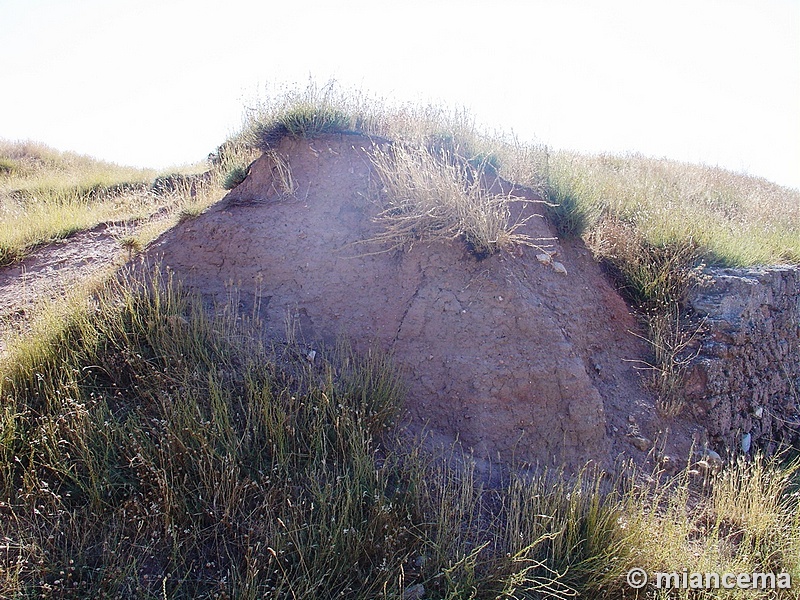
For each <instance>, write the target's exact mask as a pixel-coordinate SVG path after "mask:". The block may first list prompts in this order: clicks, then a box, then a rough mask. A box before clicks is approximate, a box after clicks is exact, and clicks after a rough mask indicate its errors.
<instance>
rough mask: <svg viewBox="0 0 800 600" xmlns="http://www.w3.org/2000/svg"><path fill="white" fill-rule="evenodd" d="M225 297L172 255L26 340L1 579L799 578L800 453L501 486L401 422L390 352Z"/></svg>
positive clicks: (20, 360)
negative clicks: (312, 353) (327, 342)
mask: <svg viewBox="0 0 800 600" xmlns="http://www.w3.org/2000/svg"><path fill="white" fill-rule="evenodd" d="M224 314H225V316H219V317H212V316H209V315H208V313H207V312H206V311H205V309H204V308H203V307H202V305H201V303H200V302H199V300H195V299H193V298H192V297H191V296H187V295H185V294H183V293H181V292H180V290H178V289H176V288H175V287H174V286H172V285H170V284H169V282H168V281H164V280H162V279H160V278H159V276H158V275H157V274H156V275H155V279H154V280H153V281H152V283H137V282H136V281H135V280H126V279H125V278H123V279H122V283H120V282H119V280H118V279H113V280H106V281H105V283H104V282H103V281H98V282H97V283H96V284H94V285H93V286H91V287H89V288H86V289H85V290H81V291H76V293H75V294H73V295H72V296H71V299H70V300H69V302H66V303H64V304H63V305H62V306H61V307H60V308H59V309H58V310H56V309H55V308H54V310H53V311H52V312H50V313H48V314H47V315H43V316H41V318H40V321H39V322H38V323H37V324H35V325H34V327H33V328H32V333H31V334H29V335H28V336H24V337H20V338H19V339H18V340H17V341H16V342H15V343H14V344H12V345H11V347H10V350H9V352H8V353H7V354H6V356H5V357H4V359H3V360H2V361H1V362H0V398H1V399H2V411H0V493H1V494H2V496H0V497H2V498H3V500H2V504H0V509H1V510H2V511H3V519H2V520H0V535H2V536H3V538H2V539H3V540H4V542H3V543H4V548H5V550H4V553H2V554H0V594H3V595H5V596H9V597H16V596H20V597H25V596H31V595H34V596H35V595H48V596H57V597H58V596H62V597H79V598H90V597H103V596H110V597H115V596H120V597H137V598H139V597H141V598H149V597H163V594H164V593H165V592H166V594H167V597H169V598H217V597H223V598H224V597H230V598H239V597H263V596H265V595H266V596H268V597H279V598H282V597H286V598H293V597H298V598H311V597H324V598H328V597H331V598H332V597H343V598H358V599H361V598H364V599H366V598H376V597H377V598H397V599H399V598H402V597H403V593H404V592H405V591H407V590H412V589H414V590H416V591H417V592H419V591H420V590H424V597H426V598H435V599H439V598H442V599H444V598H461V597H472V598H478V599H484V598H485V599H496V598H509V599H510V598H539V597H542V596H545V597H551V598H571V597H576V595H578V597H592V598H619V597H622V596H623V595H624V594H629V593H630V592H631V590H630V589H629V588H627V587H626V586H627V584H626V583H625V573H626V572H627V570H628V569H629V568H631V567H633V566H638V567H641V568H644V569H646V570H648V571H650V572H653V571H677V572H682V571H683V570H685V569H689V570H693V569H697V570H719V571H721V572H728V571H736V572H752V571H759V570H766V571H773V572H781V571H788V572H790V573H792V575H793V576H794V577H798V576H800V573H798V564H799V563H798V559H800V536H798V535H797V531H798V525H799V524H800V522H799V519H800V516H799V515H800V513H798V502H797V495H796V493H795V494H792V488H791V484H792V479H793V477H794V473H795V469H796V466H790V467H789V468H786V467H782V466H781V465H780V464H779V463H777V462H770V463H767V462H764V461H760V460H757V461H756V462H754V463H752V464H746V463H741V464H738V465H733V466H731V467H729V469H728V470H724V471H723V472H722V473H720V474H719V475H716V476H712V475H707V476H706V477H705V478H703V477H700V478H698V477H697V476H696V475H690V474H689V473H688V471H687V472H686V473H685V474H684V475H682V476H680V477H678V478H676V479H669V478H664V477H662V476H659V475H658V474H656V475H655V476H651V475H650V474H647V473H641V472H637V471H636V470H635V469H632V468H631V467H625V468H621V470H620V471H619V473H618V474H617V475H616V476H614V477H609V476H608V475H607V474H603V473H602V472H601V471H598V470H597V469H596V468H588V467H587V468H586V469H584V470H582V471H581V472H579V473H578V474H576V475H575V476H572V477H570V476H567V475H565V474H563V473H560V472H553V471H551V472H540V473H537V474H531V473H523V474H521V476H515V475H511V476H508V477H506V478H504V481H503V483H501V484H500V485H499V486H494V487H492V486H488V485H487V484H486V483H485V482H483V481H482V479H481V478H480V477H479V476H477V474H476V472H475V470H474V466H473V465H472V463H471V461H470V459H469V457H468V456H463V455H461V454H460V453H459V452H458V451H457V450H452V451H448V452H443V453H438V454H437V453H433V454H430V453H429V452H427V451H426V452H423V451H422V450H421V446H418V445H416V443H409V442H405V443H399V442H398V441H397V440H396V439H395V437H394V434H393V430H392V427H391V426H392V423H393V419H394V417H395V415H397V414H398V411H399V410H401V407H402V397H403V385H402V379H401V377H400V375H399V373H398V372H397V371H396V370H395V369H394V368H393V367H392V363H391V360H390V357H387V356H386V355H384V354H381V353H379V352H375V351H372V352H369V353H367V354H366V355H363V356H357V355H355V354H354V353H353V352H352V351H351V350H350V349H349V347H348V346H347V345H346V344H344V343H342V344H340V345H339V346H338V347H336V348H329V349H327V350H325V349H320V350H321V352H320V353H318V355H317V357H316V358H315V360H314V362H313V363H312V362H310V361H309V359H308V358H307V357H306V353H305V352H303V351H302V348H300V347H294V346H275V347H270V346H265V345H264V343H263V342H262V341H260V338H259V336H258V332H257V328H256V329H254V328H252V326H251V324H249V323H248V322H247V320H246V319H243V318H242V316H237V315H236V313H235V311H227V312H226V313H224ZM415 586H416V587H415ZM420 586H421V587H420ZM418 597H419V596H418ZM688 597H694V596H691V595H689V596H688ZM732 597H733V596H732ZM748 597H754V598H772V597H779V598H780V597H786V598H789V597H792V596H791V595H790V594H789V595H787V594H784V595H783V596H781V595H780V593H779V594H778V595H771V592H770V591H767V592H764V593H755V594H753V595H750V596H748Z"/></svg>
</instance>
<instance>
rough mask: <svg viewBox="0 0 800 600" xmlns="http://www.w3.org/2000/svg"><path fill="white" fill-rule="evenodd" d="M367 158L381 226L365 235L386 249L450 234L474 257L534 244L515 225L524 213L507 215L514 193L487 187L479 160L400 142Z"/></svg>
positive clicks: (376, 151) (440, 238)
mask: <svg viewBox="0 0 800 600" xmlns="http://www.w3.org/2000/svg"><path fill="white" fill-rule="evenodd" d="M372 161H373V164H374V166H375V169H376V171H377V173H378V176H379V178H380V184H381V186H382V188H381V190H380V194H379V202H380V203H381V208H382V210H381V212H380V213H379V214H378V216H377V221H378V223H380V224H381V225H382V226H383V231H382V232H381V233H379V234H378V235H376V236H375V237H373V238H372V239H371V240H369V241H370V242H376V243H382V244H386V245H388V248H387V250H386V251H391V250H395V249H398V248H410V247H411V246H413V244H414V242H416V241H427V240H454V239H463V240H464V241H465V242H466V243H467V245H468V246H469V247H470V249H471V251H472V252H473V253H474V254H475V255H476V256H479V257H485V256H488V255H490V254H492V253H494V252H496V251H498V250H500V249H504V248H505V249H507V248H510V247H513V246H515V245H526V246H531V247H536V248H538V247H539V246H538V245H537V244H536V240H534V239H532V238H531V237H530V236H528V235H526V234H524V233H521V232H520V231H519V229H520V228H521V227H522V226H523V225H524V224H525V223H526V221H527V219H528V218H529V217H525V218H522V219H520V220H517V221H512V219H511V211H510V209H509V206H510V204H511V203H512V202H515V201H518V200H519V199H518V198H516V197H514V196H511V195H508V194H506V195H495V194H491V193H489V192H488V191H487V189H486V188H487V186H486V182H485V179H486V178H485V176H484V167H485V165H484V164H482V163H481V164H478V166H475V165H473V164H470V163H469V162H467V161H466V160H464V159H463V158H461V157H459V156H456V155H454V154H452V153H450V152H449V151H447V150H440V151H439V152H436V151H432V150H430V149H428V148H426V147H424V146H405V145H402V144H394V145H392V146H391V147H390V148H389V149H388V150H383V149H379V148H376V149H375V151H374V153H373V156H372Z"/></svg>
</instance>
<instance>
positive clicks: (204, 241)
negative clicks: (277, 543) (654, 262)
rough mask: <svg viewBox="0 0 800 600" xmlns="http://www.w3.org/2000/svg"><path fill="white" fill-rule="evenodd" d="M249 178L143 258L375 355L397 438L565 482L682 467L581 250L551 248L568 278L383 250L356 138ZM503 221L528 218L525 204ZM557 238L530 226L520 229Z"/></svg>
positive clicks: (305, 149) (633, 332) (642, 354)
mask: <svg viewBox="0 0 800 600" xmlns="http://www.w3.org/2000/svg"><path fill="white" fill-rule="evenodd" d="M277 151H278V154H279V155H280V156H281V157H282V160H283V161H285V163H284V164H288V165H289V167H290V169H291V174H292V178H293V181H294V184H295V187H294V191H293V193H292V194H290V195H287V194H286V193H285V186H284V185H282V183H281V181H279V179H280V177H281V175H282V174H283V175H284V176H285V168H284V165H283V164H281V165H279V164H276V163H275V161H274V159H273V158H271V157H270V156H269V155H265V156H263V157H262V158H260V159H259V160H258V161H256V162H255V163H254V164H253V165H252V167H251V169H250V174H249V176H248V178H247V179H246V180H245V181H244V182H243V183H242V184H241V185H240V186H239V187H237V188H236V189H235V190H233V191H232V192H231V193H230V194H228V196H226V198H225V199H223V201H221V202H219V203H218V204H217V205H215V206H214V207H213V208H212V209H211V210H209V211H208V212H207V213H205V214H203V215H201V216H200V217H198V218H197V219H194V220H192V221H188V222H185V223H182V224H180V225H178V226H176V227H175V228H173V229H172V230H170V231H168V232H167V233H166V234H164V235H163V236H162V238H161V239H160V240H159V241H158V242H157V243H156V244H155V245H154V246H152V247H151V249H150V251H149V257H150V258H151V259H159V260H162V261H163V262H164V263H165V264H166V265H168V266H169V267H170V268H171V269H173V270H174V272H175V274H176V275H177V277H178V278H179V279H181V280H183V281H184V282H185V283H186V284H187V285H188V286H189V287H190V288H192V289H195V290H197V291H199V292H200V293H202V294H203V295H204V296H205V297H206V298H207V299H208V301H209V302H210V303H216V304H217V305H218V306H224V305H225V304H226V302H228V301H229V299H230V298H231V297H235V298H236V300H237V301H238V302H239V304H240V306H239V308H240V309H241V310H242V311H243V312H244V313H245V314H248V313H250V314H254V315H256V316H258V317H259V318H260V319H262V320H263V323H264V328H265V332H266V333H267V334H268V335H269V336H270V337H272V338H274V339H278V340H285V339H286V338H287V336H288V337H295V338H297V339H298V340H300V341H301V342H303V343H305V344H306V345H307V346H308V348H309V349H319V348H321V347H322V346H324V345H329V344H332V343H334V342H335V340H336V339H337V337H339V336H344V337H346V338H348V339H349V340H351V341H352V342H353V343H355V344H356V347H357V348H358V349H360V350H362V351H363V350H366V349H367V348H369V347H370V346H378V347H380V348H382V349H383V350H386V351H390V352H391V353H392V354H393V355H394V357H395V360H396V362H397V363H398V365H399V366H400V367H401V368H402V369H403V371H404V373H405V379H406V383H407V388H408V397H407V403H406V407H405V409H406V415H407V418H408V423H409V424H410V430H411V431H412V432H421V431H423V430H424V431H427V432H428V434H429V436H430V437H429V439H430V440H432V441H434V442H440V443H443V444H450V443H452V442H454V441H456V440H458V441H460V442H461V443H462V444H463V445H464V446H466V447H468V448H472V449H473V450H474V451H475V453H476V456H477V457H480V458H483V459H485V460H487V461H492V462H495V461H498V460H499V461H501V462H507V461H511V460H517V461H524V462H527V463H531V464H538V465H562V464H563V465H566V466H567V467H568V468H578V467H580V466H582V465H583V464H585V462H586V461H589V460H593V461H596V462H597V463H600V464H602V465H607V464H609V463H611V462H612V461H613V460H614V459H616V458H617V457H619V456H621V455H622V456H631V457H633V458H634V459H635V460H637V461H638V462H643V461H644V460H645V459H646V457H647V456H648V454H649V453H650V452H651V451H652V450H653V448H654V446H656V445H658V444H659V443H663V444H664V446H663V447H660V450H659V451H657V452H655V453H654V455H658V454H659V453H669V454H674V455H677V456H682V457H685V456H687V455H688V452H689V445H690V443H691V437H692V434H693V431H694V429H696V427H695V426H694V425H692V424H690V423H686V422H682V421H675V420H669V419H666V418H664V417H662V416H660V415H659V414H658V412H657V410H656V400H655V398H654V396H653V395H652V394H651V393H649V392H648V391H647V390H646V389H644V387H643V386H642V384H641V377H640V373H639V372H638V371H637V368H636V367H637V366H638V365H641V364H643V361H645V360H646V359H647V356H648V348H647V347H646V344H645V342H643V341H642V340H641V339H640V338H639V337H637V335H641V333H642V332H641V331H640V329H639V325H638V324H637V321H636V319H635V318H634V316H633V315H632V314H631V312H630V310H629V308H628V307H627V306H626V304H625V302H624V301H623V300H622V298H621V297H620V296H619V294H618V293H617V292H616V291H615V290H614V288H613V287H612V285H610V283H609V282H608V281H607V279H606V277H605V276H604V274H603V273H602V271H601V268H600V266H599V265H598V264H597V262H596V261H595V260H594V259H593V257H592V256H591V254H590V252H589V251H588V250H587V249H586V248H585V246H584V245H583V244H582V243H581V242H570V243H559V242H557V241H552V242H548V243H550V244H552V248H551V252H555V253H556V254H555V256H554V258H555V259H556V260H557V261H558V262H560V263H561V264H562V265H563V266H564V267H565V270H566V273H564V272H563V270H561V269H555V268H553V265H552V264H543V262H542V261H541V260H538V259H537V256H536V255H537V253H539V251H537V250H536V249H534V248H529V247H524V246H520V247H517V248H515V249H514V251H513V252H501V253H499V254H495V255H492V256H490V257H488V258H485V259H483V260H480V259H478V258H476V257H475V256H474V255H472V254H471V253H470V251H469V249H468V248H467V247H466V245H465V244H464V243H462V242H460V241H431V242H424V241H421V242H419V243H416V244H415V245H414V246H413V247H412V248H411V249H410V250H408V251H393V252H381V250H385V248H381V247H380V246H376V245H375V244H370V243H365V241H368V240H370V239H372V238H374V237H375V236H376V235H377V234H378V233H379V232H380V231H381V229H380V227H381V226H380V225H379V224H378V223H376V219H375V217H376V215H377V213H378V212H379V209H378V207H377V206H376V204H375V202H374V201H373V199H372V198H373V196H374V190H375V185H374V184H375V182H376V177H377V175H376V174H375V172H374V169H373V167H372V162H371V158H370V153H371V152H372V151H373V144H372V142H371V140H370V139H368V138H365V137H361V136H355V135H329V136H323V137H320V138H317V139H315V140H312V141H308V140H291V139H286V140H284V141H283V142H282V143H281V145H280V147H279V148H278V150H277ZM495 185H497V186H500V187H501V188H502V187H503V186H505V189H504V191H506V192H511V193H512V194H514V195H515V196H518V201H517V202H515V204H514V207H513V211H514V212H515V213H516V214H515V215H512V218H517V217H525V216H530V215H532V214H534V213H535V212H537V211H539V210H540V208H539V207H538V205H537V204H536V200H537V199H538V198H537V197H536V196H535V195H534V194H532V192H530V190H524V189H517V188H512V187H510V184H508V183H507V182H502V181H498V182H497V183H496V184H495ZM521 232H522V233H526V234H527V235H529V236H530V237H531V238H534V239H552V238H555V234H554V232H553V230H552V229H551V227H550V226H549V225H548V224H547V222H546V221H545V220H544V219H543V218H541V217H533V218H530V219H529V220H528V221H527V222H526V223H525V225H524V227H523V229H522V230H521Z"/></svg>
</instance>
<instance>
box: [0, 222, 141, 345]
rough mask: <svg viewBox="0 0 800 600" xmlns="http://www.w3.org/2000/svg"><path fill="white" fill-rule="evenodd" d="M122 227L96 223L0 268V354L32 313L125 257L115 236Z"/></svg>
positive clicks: (61, 297)
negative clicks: (90, 227) (87, 229)
mask: <svg viewBox="0 0 800 600" xmlns="http://www.w3.org/2000/svg"><path fill="white" fill-rule="evenodd" d="M124 231H127V228H124V227H123V226H120V225H111V224H105V223H102V224H100V225H97V226H96V227H94V228H92V229H91V230H89V231H83V232H80V233H76V234H73V235H71V236H69V237H67V238H64V239H62V240H58V241H56V242H53V243H50V244H47V245H45V246H42V247H40V248H38V249H37V250H35V251H34V252H33V253H31V254H30V255H28V256H26V257H25V258H24V259H23V260H21V261H19V262H16V263H14V264H11V265H7V266H5V267H2V268H0V353H2V352H4V351H5V349H6V347H7V344H8V339H9V337H10V336H11V335H13V334H14V332H20V331H25V330H26V329H27V327H28V325H29V322H30V319H31V317H32V316H34V315H35V313H36V311H37V310H39V309H40V308H41V307H43V306H44V305H46V304H48V303H52V302H59V301H61V300H63V299H64V298H65V297H66V296H67V294H68V293H69V291H70V290H71V289H73V288H75V287H76V286H79V285H81V284H83V283H85V282H86V281H87V280H90V279H91V278H92V277H93V276H95V275H97V274H99V273H101V272H102V271H103V270H104V269H109V268H112V267H114V266H115V265H117V264H119V263H120V262H121V261H123V260H125V259H126V258H127V254H128V253H127V251H124V250H123V249H122V247H121V246H120V243H119V237H120V235H121V234H122V233H123V232H124Z"/></svg>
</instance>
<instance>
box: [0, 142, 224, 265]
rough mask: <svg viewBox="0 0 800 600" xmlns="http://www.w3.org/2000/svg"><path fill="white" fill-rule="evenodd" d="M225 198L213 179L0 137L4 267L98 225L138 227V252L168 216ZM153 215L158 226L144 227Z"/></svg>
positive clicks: (1, 257)
mask: <svg viewBox="0 0 800 600" xmlns="http://www.w3.org/2000/svg"><path fill="white" fill-rule="evenodd" d="M194 171H196V167H195V168H189V169H188V174H189V175H191V173H192V172H194ZM206 184H207V185H206ZM221 195H222V189H221V187H220V182H218V181H216V180H215V179H214V178H211V179H209V180H207V181H201V180H199V179H196V180H193V179H192V178H191V177H190V176H188V177H187V176H186V174H184V173H164V174H159V173H157V172H156V171H155V170H151V169H134V168H130V167H122V166H119V165H116V164H112V163H107V162H103V161H100V160H97V159H94V158H91V157H88V156H82V155H79V154H75V153H72V152H59V151H57V150H53V149H52V148H48V147H47V146H45V145H43V144H38V143H32V142H8V141H2V140H0V265H5V264H9V263H11V262H14V261H16V260H19V259H21V258H23V257H24V256H26V255H27V254H29V253H30V252H31V251H32V250H33V249H34V248H36V247H37V246H39V245H41V244H45V243H48V242H52V241H54V240H57V239H61V238H65V237H67V236H69V235H71V234H73V233H76V232H78V231H85V230H87V229H91V228H92V227H94V226H95V225H97V224H99V223H109V222H114V223H127V224H130V225H131V226H132V229H136V230H137V231H136V239H135V240H133V239H132V240H130V242H131V243H133V242H134V241H135V242H136V243H135V244H134V245H136V246H137V247H140V246H143V245H144V244H145V243H146V242H149V241H150V240H151V239H153V238H154V237H156V235H158V233H160V232H161V231H163V230H164V229H165V228H166V227H168V226H169V225H170V224H172V223H174V222H175V221H174V219H170V218H169V217H170V216H177V215H179V214H180V213H181V212H182V211H187V212H189V213H197V212H199V211H200V210H202V208H203V207H205V206H207V205H208V204H210V203H211V202H213V201H215V200H217V199H219V198H220V197H221ZM154 217H159V218H158V219H156V220H157V221H158V223H157V224H156V223H150V224H148V225H147V226H146V227H144V228H142V227H141V226H142V225H144V224H145V223H149V222H150V221H153V220H154Z"/></svg>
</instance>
